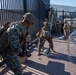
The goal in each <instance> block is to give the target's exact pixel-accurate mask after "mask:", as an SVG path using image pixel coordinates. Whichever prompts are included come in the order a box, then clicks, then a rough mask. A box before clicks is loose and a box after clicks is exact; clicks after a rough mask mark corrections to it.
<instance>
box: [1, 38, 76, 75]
mask: <svg viewBox="0 0 76 75" xmlns="http://www.w3.org/2000/svg"><path fill="white" fill-rule="evenodd" d="M53 43H54V50H55V51H56V52H57V54H54V53H51V55H50V56H48V57H47V56H45V55H44V53H42V55H41V56H38V55H37V54H38V53H37V46H36V45H34V46H35V47H34V48H32V49H31V54H32V56H31V57H30V58H28V59H27V61H25V64H24V65H27V68H25V69H24V75H76V65H74V64H73V63H71V62H70V61H69V60H68V56H67V54H68V50H67V41H63V40H58V39H57V38H55V37H54V39H53ZM44 47H45V48H48V42H47V41H46V43H45V45H44ZM0 75H13V73H12V72H11V71H10V70H9V69H8V68H7V67H6V68H5V69H4V70H3V71H1V73H0Z"/></svg>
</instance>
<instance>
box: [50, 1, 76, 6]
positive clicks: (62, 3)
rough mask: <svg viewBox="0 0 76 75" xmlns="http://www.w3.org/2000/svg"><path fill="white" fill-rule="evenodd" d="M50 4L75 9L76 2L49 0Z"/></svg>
mask: <svg viewBox="0 0 76 75" xmlns="http://www.w3.org/2000/svg"><path fill="white" fill-rule="evenodd" d="M50 4H57V5H67V6H75V7H76V0H50Z"/></svg>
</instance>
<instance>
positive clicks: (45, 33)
mask: <svg viewBox="0 0 76 75" xmlns="http://www.w3.org/2000/svg"><path fill="white" fill-rule="evenodd" d="M45 20H46V19H45ZM43 25H44V26H43V27H42V29H41V31H40V32H39V33H37V36H38V38H39V43H38V55H40V52H41V49H44V48H43V46H44V43H45V40H47V41H48V42H49V52H50V51H51V50H52V51H53V52H55V51H54V49H53V41H52V36H51V34H50V26H49V23H48V21H45V22H43Z"/></svg>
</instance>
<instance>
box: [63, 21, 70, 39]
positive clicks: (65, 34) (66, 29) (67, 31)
mask: <svg viewBox="0 0 76 75" xmlns="http://www.w3.org/2000/svg"><path fill="white" fill-rule="evenodd" d="M63 30H64V40H66V39H68V35H69V30H70V29H69V24H68V23H67V21H65V22H64V26H63Z"/></svg>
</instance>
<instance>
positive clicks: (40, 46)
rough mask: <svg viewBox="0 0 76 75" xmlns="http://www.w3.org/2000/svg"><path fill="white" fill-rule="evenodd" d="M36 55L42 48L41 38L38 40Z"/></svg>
mask: <svg viewBox="0 0 76 75" xmlns="http://www.w3.org/2000/svg"><path fill="white" fill-rule="evenodd" d="M38 41H39V42H38V54H40V52H41V48H42V46H43V39H42V38H38Z"/></svg>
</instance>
